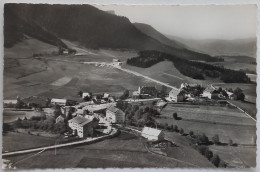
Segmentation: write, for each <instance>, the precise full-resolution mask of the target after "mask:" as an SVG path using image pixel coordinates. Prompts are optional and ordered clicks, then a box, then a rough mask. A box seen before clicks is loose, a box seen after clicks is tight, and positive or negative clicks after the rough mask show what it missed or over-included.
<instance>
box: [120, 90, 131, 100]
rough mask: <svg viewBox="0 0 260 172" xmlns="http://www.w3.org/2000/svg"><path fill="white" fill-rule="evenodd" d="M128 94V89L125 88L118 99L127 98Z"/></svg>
mask: <svg viewBox="0 0 260 172" xmlns="http://www.w3.org/2000/svg"><path fill="white" fill-rule="evenodd" d="M129 95H130V92H129V90H125V91H124V93H123V95H122V96H120V97H119V99H120V100H125V99H127V98H128V97H129Z"/></svg>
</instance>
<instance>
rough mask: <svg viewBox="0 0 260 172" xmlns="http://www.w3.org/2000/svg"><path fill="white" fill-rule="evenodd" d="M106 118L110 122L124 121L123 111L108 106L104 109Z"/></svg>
mask: <svg viewBox="0 0 260 172" xmlns="http://www.w3.org/2000/svg"><path fill="white" fill-rule="evenodd" d="M106 119H107V121H108V122H110V123H124V122H125V113H124V112H123V111H122V110H120V109H118V108H116V107H114V106H110V107H108V108H107V110H106Z"/></svg>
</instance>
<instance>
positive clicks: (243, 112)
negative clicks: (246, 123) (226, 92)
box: [227, 101, 256, 122]
mask: <svg viewBox="0 0 260 172" xmlns="http://www.w3.org/2000/svg"><path fill="white" fill-rule="evenodd" d="M227 102H228V103H229V104H230V105H232V106H235V107H236V108H237V109H238V110H240V111H241V112H243V113H244V114H246V115H247V116H249V117H250V118H251V119H253V120H254V121H255V122H256V119H255V118H253V117H252V116H251V115H249V114H248V113H247V112H246V111H244V110H243V109H241V108H240V107H238V106H236V105H234V104H233V103H231V102H230V101H227Z"/></svg>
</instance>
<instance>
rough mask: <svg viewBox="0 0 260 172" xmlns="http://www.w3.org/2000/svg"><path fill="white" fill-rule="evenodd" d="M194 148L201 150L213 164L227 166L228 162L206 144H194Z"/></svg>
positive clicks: (221, 166)
mask: <svg viewBox="0 0 260 172" xmlns="http://www.w3.org/2000/svg"><path fill="white" fill-rule="evenodd" d="M193 148H195V149H196V150H197V151H199V152H200V153H201V154H202V155H204V156H205V157H206V158H207V159H208V160H209V161H210V162H211V163H212V164H214V165H215V166H216V167H220V168H226V167H227V163H226V162H225V161H223V160H221V159H220V158H219V156H218V155H217V154H215V155H214V154H213V152H212V151H211V150H209V148H208V147H207V146H205V145H194V146H193Z"/></svg>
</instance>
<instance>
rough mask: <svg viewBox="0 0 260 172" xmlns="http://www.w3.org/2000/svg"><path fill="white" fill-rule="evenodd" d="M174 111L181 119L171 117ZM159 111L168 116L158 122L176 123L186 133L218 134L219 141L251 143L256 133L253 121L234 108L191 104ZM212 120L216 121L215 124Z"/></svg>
mask: <svg viewBox="0 0 260 172" xmlns="http://www.w3.org/2000/svg"><path fill="white" fill-rule="evenodd" d="M174 112H177V114H178V116H180V117H182V118H183V120H174V119H173V118H172V114H173V113H174ZM161 113H162V114H163V116H167V117H168V118H167V119H163V118H161V119H158V122H160V123H162V124H164V123H168V124H169V125H170V124H173V125H177V126H178V127H179V128H183V129H184V131H185V132H186V133H188V132H189V131H190V130H192V131H194V132H195V133H205V134H206V135H207V136H208V137H209V138H211V137H212V136H214V135H215V134H218V135H219V137H220V141H222V142H225V143H228V141H229V139H232V140H233V141H234V142H235V143H239V144H240V143H241V144H242V143H243V144H252V140H251V139H252V137H253V136H255V135H256V126H255V122H254V121H253V120H252V119H250V118H249V117H247V116H246V115H244V114H242V113H241V112H239V111H238V110H236V109H227V108H225V107H224V108H221V107H214V106H199V107H198V108H195V107H193V106H191V107H187V105H178V106H177V105H168V106H166V108H165V109H163V111H162V112H161ZM220 115H221V117H220ZM169 118H170V119H169ZM196 120H204V121H208V122H199V121H196ZM212 122H216V124H213V123H212ZM224 123H228V124H224ZM232 124H235V125H232Z"/></svg>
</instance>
